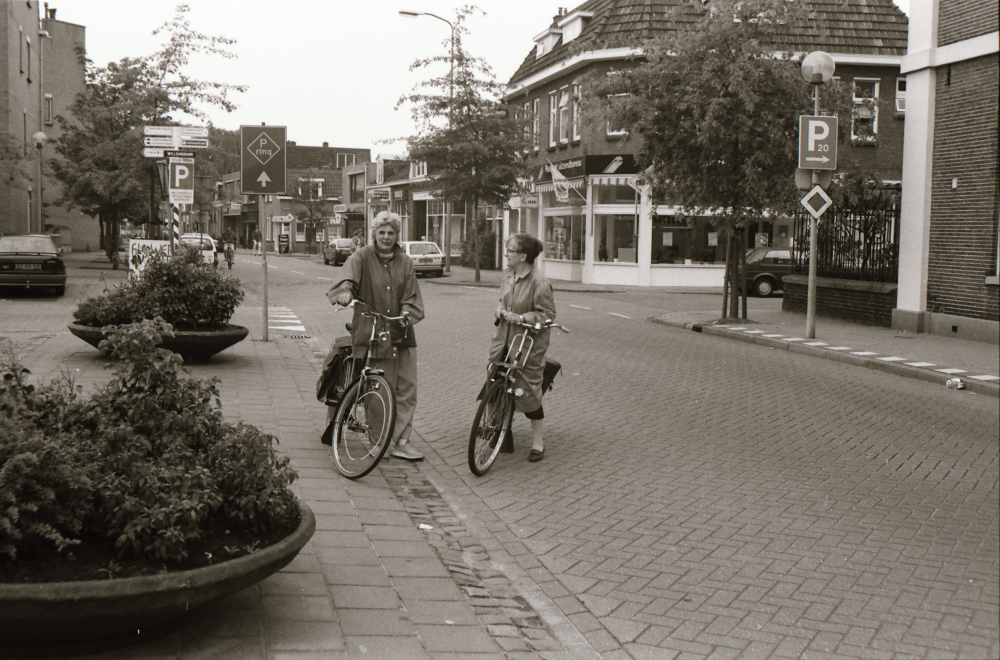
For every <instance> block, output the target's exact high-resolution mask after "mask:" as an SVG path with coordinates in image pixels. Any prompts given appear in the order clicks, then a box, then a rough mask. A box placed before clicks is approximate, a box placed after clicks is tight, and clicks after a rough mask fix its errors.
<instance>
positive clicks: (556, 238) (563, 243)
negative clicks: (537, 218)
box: [544, 215, 585, 261]
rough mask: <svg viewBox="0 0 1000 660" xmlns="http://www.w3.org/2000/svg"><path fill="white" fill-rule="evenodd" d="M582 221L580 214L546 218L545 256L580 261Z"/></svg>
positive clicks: (581, 254)
mask: <svg viewBox="0 0 1000 660" xmlns="http://www.w3.org/2000/svg"><path fill="white" fill-rule="evenodd" d="M584 222H585V219H584V217H583V216H582V215H557V216H551V217H549V218H546V222H545V252H544V255H545V258H546V259H559V260H564V261H582V260H583V225H584Z"/></svg>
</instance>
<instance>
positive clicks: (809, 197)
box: [799, 186, 833, 220]
mask: <svg viewBox="0 0 1000 660" xmlns="http://www.w3.org/2000/svg"><path fill="white" fill-rule="evenodd" d="M799 204H801V205H802V206H804V207H805V209H806V210H807V211H809V215H811V216H812V217H814V218H816V219H817V220H819V216H821V215H823V213H824V212H825V211H826V210H827V209H828V208H830V205H831V204H833V200H832V199H830V196H829V195H827V194H826V191H824V190H823V189H822V188H820V187H819V186H814V187H813V189H812V190H810V191H809V192H808V193H806V196H805V197H803V198H802V199H801V200H799Z"/></svg>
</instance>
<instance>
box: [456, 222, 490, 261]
mask: <svg viewBox="0 0 1000 660" xmlns="http://www.w3.org/2000/svg"><path fill="white" fill-rule="evenodd" d="M476 224H477V225H478V226H479V268H480V269H481V270H496V269H497V257H496V251H497V235H496V232H494V231H493V230H492V229H490V225H489V223H486V222H478V223H476ZM475 258H476V251H475V249H474V248H473V246H472V236H466V238H465V240H464V241H462V265H463V266H465V267H467V268H474V267H475V265H476V262H475Z"/></svg>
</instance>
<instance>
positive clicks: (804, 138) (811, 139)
mask: <svg viewBox="0 0 1000 660" xmlns="http://www.w3.org/2000/svg"><path fill="white" fill-rule="evenodd" d="M799 167H800V168H802V169H804V170H835V169H837V118H836V117H817V116H810V115H801V116H800V117H799Z"/></svg>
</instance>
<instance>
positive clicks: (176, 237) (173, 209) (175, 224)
mask: <svg viewBox="0 0 1000 660" xmlns="http://www.w3.org/2000/svg"><path fill="white" fill-rule="evenodd" d="M180 240H181V210H180V209H179V208H178V207H177V205H176V204H171V205H170V250H171V252H172V251H173V250H174V246H175V245H176V244H177V243H179V242H180Z"/></svg>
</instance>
